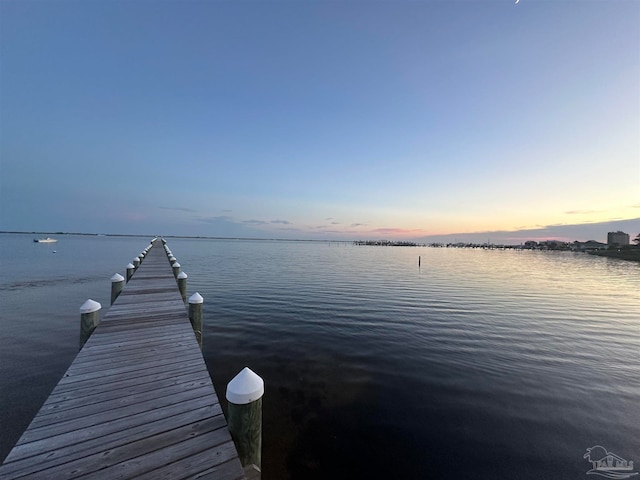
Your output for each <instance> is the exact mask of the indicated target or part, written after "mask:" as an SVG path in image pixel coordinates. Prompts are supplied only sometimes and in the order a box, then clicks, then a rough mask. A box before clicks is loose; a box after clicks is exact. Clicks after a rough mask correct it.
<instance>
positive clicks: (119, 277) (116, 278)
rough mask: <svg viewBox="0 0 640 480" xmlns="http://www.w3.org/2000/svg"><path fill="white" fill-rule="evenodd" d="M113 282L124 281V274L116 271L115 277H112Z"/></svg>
mask: <svg viewBox="0 0 640 480" xmlns="http://www.w3.org/2000/svg"><path fill="white" fill-rule="evenodd" d="M111 282H112V283H115V282H124V277H123V276H122V275H120V274H119V273H116V274H115V275H114V276H113V277H111Z"/></svg>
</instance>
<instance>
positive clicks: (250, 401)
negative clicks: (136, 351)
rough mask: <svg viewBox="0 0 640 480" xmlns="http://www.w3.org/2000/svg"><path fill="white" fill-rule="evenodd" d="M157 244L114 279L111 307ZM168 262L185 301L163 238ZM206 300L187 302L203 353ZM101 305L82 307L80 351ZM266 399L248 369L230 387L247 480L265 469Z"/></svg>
mask: <svg viewBox="0 0 640 480" xmlns="http://www.w3.org/2000/svg"><path fill="white" fill-rule="evenodd" d="M156 240H157V237H156V238H154V239H153V240H152V241H151V243H150V244H149V245H148V246H147V247H146V248H145V249H144V250H143V251H142V252H141V253H140V255H138V256H137V257H135V258H134V259H133V262H132V263H129V264H128V265H127V266H126V279H125V277H123V276H122V275H120V274H119V273H116V274H115V275H113V276H112V277H111V305H113V303H114V302H115V301H116V299H117V298H118V295H120V292H122V289H123V288H124V285H125V283H128V282H129V280H131V278H132V277H133V275H134V273H135V271H136V270H137V269H138V268H139V267H140V265H141V264H142V262H143V261H144V258H145V257H146V255H147V254H148V252H149V250H150V249H151V247H152V246H153V243H154V242H155V241H156ZM161 241H162V244H163V246H164V250H165V253H166V254H167V258H168V260H169V262H170V263H171V268H172V270H173V276H174V277H175V279H176V282H177V284H178V289H179V291H180V295H181V296H182V301H183V302H186V299H187V296H186V295H187V278H188V276H187V274H186V273H185V272H181V271H180V268H181V265H180V264H179V263H178V261H177V259H176V257H175V256H174V255H173V253H172V252H171V250H170V249H169V247H168V245H167V241H166V240H165V239H164V238H162V239H161ZM203 304H204V299H203V298H202V296H201V295H200V294H199V293H198V292H195V293H194V294H193V295H191V296H190V297H189V300H188V314H189V321H190V322H191V327H192V328H193V331H194V333H195V335H196V339H197V341H198V345H199V346H200V349H201V350H202V336H203V335H202V331H203V317H202V307H203ZM101 309H102V306H101V305H100V303H99V302H96V301H94V300H91V299H88V300H87V301H86V302H85V303H84V304H83V305H82V306H81V307H80V349H82V347H83V346H84V344H85V343H86V341H87V340H88V339H89V337H90V336H91V333H93V331H94V330H95V329H96V327H97V326H98V323H99V321H100V310H101ZM263 395H264V381H263V379H262V378H261V377H260V376H259V375H257V374H256V373H255V372H253V371H252V370H251V369H250V368H249V367H245V368H243V369H242V370H241V371H240V373H238V374H237V375H236V376H235V377H234V378H233V379H232V380H231V381H230V382H229V383H228V384H227V390H226V395H225V397H226V399H227V401H228V410H227V423H228V425H229V432H230V433H231V437H232V438H233V442H234V443H235V445H236V449H237V450H238V456H239V457H240V462H241V463H242V466H243V468H244V470H245V474H246V475H247V478H248V479H259V478H260V476H261V468H262V397H263Z"/></svg>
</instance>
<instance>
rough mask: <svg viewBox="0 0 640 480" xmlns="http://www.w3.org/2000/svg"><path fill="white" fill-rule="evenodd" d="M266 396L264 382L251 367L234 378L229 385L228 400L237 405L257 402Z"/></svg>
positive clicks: (244, 369)
mask: <svg viewBox="0 0 640 480" xmlns="http://www.w3.org/2000/svg"><path fill="white" fill-rule="evenodd" d="M262 395H264V380H262V378H260V377H259V376H258V375H257V374H256V373H255V372H253V371H252V370H251V369H250V368H249V367H244V368H243V369H242V371H241V372H240V373H239V374H238V375H236V376H235V377H233V380H231V381H230V382H229V384H228V385H227V395H226V397H227V400H228V401H230V402H231V403H235V404H236V405H246V404H247V403H251V402H255V401H256V400H259V399H260V398H262Z"/></svg>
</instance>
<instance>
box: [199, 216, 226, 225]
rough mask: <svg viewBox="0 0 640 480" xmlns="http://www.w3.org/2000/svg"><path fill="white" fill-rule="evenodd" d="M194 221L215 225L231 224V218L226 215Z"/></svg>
mask: <svg viewBox="0 0 640 480" xmlns="http://www.w3.org/2000/svg"><path fill="white" fill-rule="evenodd" d="M196 220H198V221H199V222H204V223H217V222H233V221H234V220H233V217H230V216H228V215H218V216H216V217H198V218H197V219H196Z"/></svg>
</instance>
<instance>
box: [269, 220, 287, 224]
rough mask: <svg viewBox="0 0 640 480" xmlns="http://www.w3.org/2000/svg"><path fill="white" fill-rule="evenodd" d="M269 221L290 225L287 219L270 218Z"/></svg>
mask: <svg viewBox="0 0 640 480" xmlns="http://www.w3.org/2000/svg"><path fill="white" fill-rule="evenodd" d="M271 223H279V224H281V225H291V222H289V221H287V220H271Z"/></svg>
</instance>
